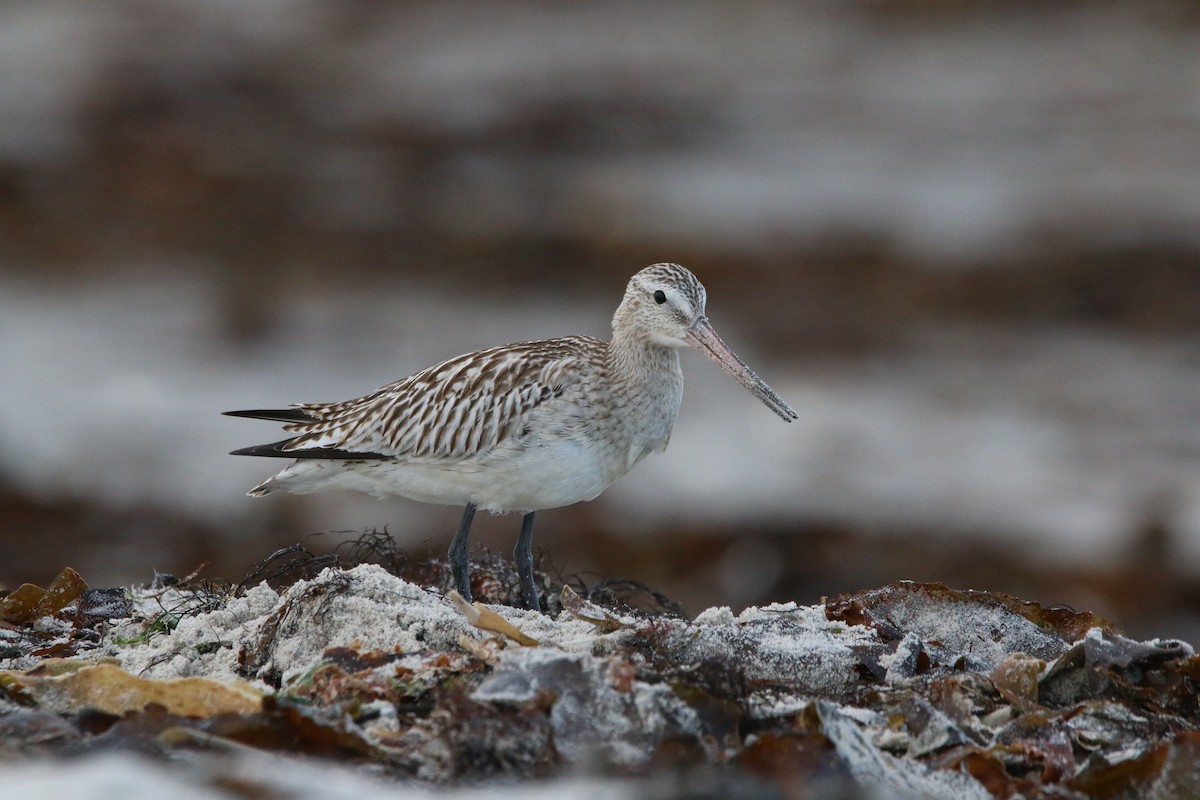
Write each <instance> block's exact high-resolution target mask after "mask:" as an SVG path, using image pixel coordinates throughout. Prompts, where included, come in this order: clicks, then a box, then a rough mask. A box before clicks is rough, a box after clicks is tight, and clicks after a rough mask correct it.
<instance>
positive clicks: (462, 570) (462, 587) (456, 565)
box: [446, 503, 475, 603]
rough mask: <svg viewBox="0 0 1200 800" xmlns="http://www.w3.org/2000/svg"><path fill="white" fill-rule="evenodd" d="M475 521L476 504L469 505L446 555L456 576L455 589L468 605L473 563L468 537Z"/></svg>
mask: <svg viewBox="0 0 1200 800" xmlns="http://www.w3.org/2000/svg"><path fill="white" fill-rule="evenodd" d="M473 519H475V504H474V503H467V507H466V509H465V510H464V511H463V518H462V524H461V525H459V526H458V533H456V534H455V535H454V541H452V542H451V543H450V552H449V553H447V554H446V555H447V558H449V559H450V572H451V574H453V575H454V588H456V589H458V593H459V594H461V595H462V596H463V599H464V600H466V601H467V602H468V603H469V602H471V561H470V559H469V557H468V553H467V537H468V536H470V534H471V520H473Z"/></svg>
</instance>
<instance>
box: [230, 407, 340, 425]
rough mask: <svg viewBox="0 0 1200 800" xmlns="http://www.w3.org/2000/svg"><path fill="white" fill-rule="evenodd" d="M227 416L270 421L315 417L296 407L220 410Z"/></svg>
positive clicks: (313, 418)
mask: <svg viewBox="0 0 1200 800" xmlns="http://www.w3.org/2000/svg"><path fill="white" fill-rule="evenodd" d="M221 413H222V414H224V415H225V416H227V417H249V418H250V419H269V420H271V421H272V422H316V421H317V418H316V417H314V416H312V415H311V414H309V413H307V412H305V411H301V410H300V409H298V408H260V409H249V410H246V411H222V412H221Z"/></svg>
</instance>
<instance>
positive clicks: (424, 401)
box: [226, 264, 796, 609]
mask: <svg viewBox="0 0 1200 800" xmlns="http://www.w3.org/2000/svg"><path fill="white" fill-rule="evenodd" d="M705 298H706V293H705V290H704V286H703V285H702V284H701V283H700V281H698V280H697V279H696V276H694V275H693V274H692V273H691V272H689V271H688V270H686V269H684V268H683V267H681V266H679V265H678V264H654V265H652V266H649V267H647V268H646V269H643V270H642V271H641V272H639V273H637V274H636V275H634V276H633V277H632V278H631V279H630V280H629V285H628V287H627V288H626V290H625V297H624V299H623V300H622V301H621V305H620V306H618V307H617V311H616V313H615V314H614V315H613V320H612V338H611V339H610V340H608V341H604V340H602V339H595V338H592V337H590V336H566V337H563V338H561V339H543V340H540V341H533V342H520V343H518V344H509V345H503V346H501V347H493V348H491V349H489V350H480V351H478V352H475V353H467V354H466V355H462V356H458V357H457V358H452V359H450V360H449V361H443V362H442V363H441V364H437V365H435V366H432V367H429V368H428V369H425V370H422V371H421V372H418V373H416V374H415V375H412V376H410V377H408V378H404V379H403V380H400V381H397V382H395V383H391V384H388V385H387V386H384V387H383V388H382V389H379V390H377V391H375V392H372V393H371V394H368V395H365V396H363V397H358V398H355V399H354V400H346V401H343V402H340V403H300V404H295V405H292V406H291V407H289V408H286V409H279V410H251V411H229V412H226V413H227V414H229V415H231V416H235V417H252V418H256V419H266V420H272V421H275V422H283V423H285V425H284V428H283V429H284V430H285V431H287V432H288V433H289V434H291V436H289V438H287V439H284V440H283V441H279V442H274V443H272V444H264V445H259V446H257V447H247V448H245V449H242V450H235V451H234V452H233V455H247V456H274V457H282V458H292V459H296V460H295V461H294V462H292V463H291V464H289V465H288V466H287V467H285V468H284V469H283V470H282V471H281V472H279V473H278V474H276V475H275V476H274V477H271V478H268V479H267V480H266V481H264V482H263V483H261V484H259V485H258V486H256V487H254V488H253V489H251V490H250V494H251V495H252V496H255V497H259V496H262V495H265V494H270V493H271V492H274V491H278V490H287V491H289V492H295V493H297V494H304V493H308V492H315V491H322V490H325V489H356V490H359V491H364V492H368V493H370V494H373V495H376V496H379V497H387V496H393V495H398V496H400V497H407V498H409V499H411V500H417V501H419V502H423V503H439V504H446V505H462V506H465V507H466V511H465V512H464V514H463V519H462V524H461V526H460V527H459V529H458V534H457V535H456V536H455V537H454V541H453V543H452V544H451V545H450V552H449V559H450V565H451V570H452V572H453V574H454V580H455V584H456V586H457V588H458V591H459V593H460V594H461V595H462V596H463V597H465V598H467V599H468V600H470V599H471V585H470V566H469V563H468V551H467V536H468V534H469V532H470V529H471V520H472V519H473V517H474V515H475V509H476V508H483V509H486V510H489V511H497V512H502V511H520V512H522V513H523V514H524V518H523V520H522V525H521V534H520V537H519V538H518V540H517V547H516V551H515V554H514V557H515V560H516V564H517V572H518V574H519V575H520V579H521V589H522V593H523V594H524V598H525V602H526V603H527V604H528V605H529V607H530V608H535V609H536V608H538V607H539V602H538V592H537V588H536V586H535V583H534V579H533V515H534V512H536V511H538V510H540V509H543V508H558V507H560V506H565V505H570V504H571V503H578V502H581V501H583V500H591V499H593V498H595V497H596V496H597V495H599V494H600V493H601V492H603V491H604V490H605V489H606V488H608V486H609V484H611V483H612V482H613V481H615V480H616V479H617V478H620V477H621V476H622V475H624V474H625V473H626V472H628V471H629V470H630V469H632V468H633V466H634V465H635V464H637V463H638V462H639V461H641V460H642V459H643V458H644V457H645V456H646V455H647V454H648V453H650V452H652V451H655V450H662V449H664V448H665V447H666V446H667V441H668V439H670V437H671V429H672V427H674V425H675V417H676V415H677V414H678V412H679V402H680V399H681V398H682V396H683V373H682V371H681V370H680V368H679V348H681V347H684V346H691V347H693V348H695V349H697V350H699V351H700V352H701V353H703V354H704V355H705V356H707V357H708V358H710V359H712V360H713V361H715V362H716V363H717V364H719V365H720V366H721V368H722V369H724V370H725V371H726V372H727V373H729V375H731V376H732V377H733V378H735V379H736V380H737V381H738V383H740V384H741V385H742V386H744V387H745V388H746V389H748V390H749V391H750V392H751V393H753V394H754V395H755V396H756V397H758V398H759V399H760V400H762V401H763V402H764V403H766V405H767V406H768V407H769V408H770V409H771V410H772V411H774V412H775V413H776V414H778V415H779V416H780V417H782V418H783V419H784V420H785V421H788V422H790V421H791V420H793V419H795V418H796V412H795V411H793V410H792V409H791V407H790V406H788V404H787V403H785V402H784V401H783V399H782V398H781V397H780V396H779V395H777V394H776V393H775V392H774V391H773V390H772V389H771V387H769V386H767V384H766V383H764V382H763V380H762V379H761V378H759V377H758V376H757V375H756V374H754V371H753V370H751V369H750V367H748V366H746V364H745V363H744V362H743V361H742V360H741V359H740V358H738V357H737V355H736V354H735V353H734V352H733V351H732V350H731V349H729V346H728V345H726V344H725V342H723V341H722V340H721V337H719V336H718V335H717V333H716V331H715V330H713V327H712V325H710V324H709V322H708V317H706V316H705V313H704V304H705Z"/></svg>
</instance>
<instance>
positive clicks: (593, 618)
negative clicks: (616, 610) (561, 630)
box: [559, 584, 625, 633]
mask: <svg viewBox="0 0 1200 800" xmlns="http://www.w3.org/2000/svg"><path fill="white" fill-rule="evenodd" d="M559 597H560V598H561V600H562V604H563V608H564V609H565V610H566V612H567V613H568V614H570V615H571V616H573V617H575V618H576V619H581V620H583V621H584V622H590V623H592V624H593V625H595V626H596V629H597V630H599V631H600V632H602V633H612V632H613V631H616V630H620V629H621V628H624V627H625V623H623V622H621V620H619V619H617V618H616V617H614V616H613V615H612V614H610V613H608V612H607V611H605V610H604V609H603V608H601V607H600V606H598V605H596V604H595V603H592V602H589V601H587V600H585V599H583V598H582V597H580V596H579V594H578V593H576V591H575V590H574V589H572V588H571V587H570V586H567V585H565V584H564V585H563V588H562V594H561V595H559Z"/></svg>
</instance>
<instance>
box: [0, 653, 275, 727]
mask: <svg viewBox="0 0 1200 800" xmlns="http://www.w3.org/2000/svg"><path fill="white" fill-rule="evenodd" d="M0 676H2V677H4V678H7V679H10V680H12V681H13V682H14V683H15V684H16V685H17V686H19V687H20V688H21V689H22V690H23V691H24V692H25V693H26V694H28V695H29V696H31V697H33V698H34V699H35V700H37V702H38V704H39V705H40V706H42V707H43V708H46V709H49V710H52V711H57V712H59V713H72V712H75V711H83V710H85V709H89V710H94V711H103V712H105V713H107V714H114V715H117V716H120V715H122V714H124V713H126V712H128V711H141V710H142V709H143V708H145V707H146V706H147V705H150V704H151V703H155V704H158V705H160V706H162V707H164V708H165V709H166V710H167V711H168V712H169V713H171V714H177V715H179V716H185V717H211V716H213V715H216V714H228V713H234V714H252V713H255V712H257V711H259V710H261V708H262V697H263V695H262V693H261V692H260V691H258V690H257V689H255V688H254V687H253V686H251V685H250V684H248V683H244V682H242V681H232V682H230V683H221V682H219V681H215V680H212V679H210V678H175V679H173V680H166V681H160V680H152V679H149V678H139V677H137V676H135V675H130V674H129V673H128V672H126V671H125V670H123V669H121V668H120V667H115V666H112V665H111V664H97V665H94V666H89V667H85V668H83V669H81V670H78V671H76V672H71V673H68V674H65V675H58V676H46V675H37V674H31V673H19V672H0Z"/></svg>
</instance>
